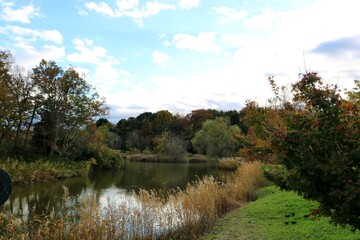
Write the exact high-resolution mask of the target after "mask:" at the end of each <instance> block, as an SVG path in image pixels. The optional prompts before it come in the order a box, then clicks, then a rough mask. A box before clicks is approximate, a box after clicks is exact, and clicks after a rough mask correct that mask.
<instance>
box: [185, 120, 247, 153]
mask: <svg viewBox="0 0 360 240" xmlns="http://www.w3.org/2000/svg"><path fill="white" fill-rule="evenodd" d="M241 138H242V136H241V131H240V128H239V127H238V126H236V125H230V120H229V119H228V118H223V117H219V118H216V119H214V120H206V121H205V122H204V124H203V126H202V128H201V130H200V131H198V132H196V133H195V137H194V138H193V140H192V144H193V146H194V148H195V149H196V150H197V151H198V152H199V153H202V154H206V155H208V156H210V157H218V158H220V157H227V156H231V155H234V154H235V153H236V151H237V150H238V148H239V147H240V146H241Z"/></svg>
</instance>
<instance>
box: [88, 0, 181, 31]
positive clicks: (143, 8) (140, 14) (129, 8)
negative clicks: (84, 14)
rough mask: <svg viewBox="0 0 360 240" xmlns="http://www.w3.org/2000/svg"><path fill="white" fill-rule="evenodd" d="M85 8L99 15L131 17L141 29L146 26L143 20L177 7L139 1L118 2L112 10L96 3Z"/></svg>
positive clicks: (101, 3) (106, 5) (126, 0)
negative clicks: (140, 2) (141, 3)
mask: <svg viewBox="0 0 360 240" xmlns="http://www.w3.org/2000/svg"><path fill="white" fill-rule="evenodd" d="M85 7H86V8H88V9H90V10H93V11H95V12H97V13H102V14H105V15H107V16H109V17H114V18H120V17H130V18H131V19H132V20H133V21H134V22H135V23H137V24H138V25H139V26H140V27H143V26H144V23H143V19H144V18H148V17H151V16H155V15H157V14H159V13H160V11H162V10H175V9H176V7H175V6H174V5H171V4H166V3H160V2H158V1H155V2H146V3H145V4H143V5H140V4H139V1H138V0H117V2H116V7H115V8H111V7H110V6H109V5H108V4H107V3H105V2H100V3H99V4H97V3H95V2H87V3H85Z"/></svg>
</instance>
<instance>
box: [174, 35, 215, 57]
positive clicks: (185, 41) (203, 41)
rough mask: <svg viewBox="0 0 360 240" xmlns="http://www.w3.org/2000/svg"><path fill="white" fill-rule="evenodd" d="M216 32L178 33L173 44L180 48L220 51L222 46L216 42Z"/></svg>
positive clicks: (206, 51) (207, 51)
mask: <svg viewBox="0 0 360 240" xmlns="http://www.w3.org/2000/svg"><path fill="white" fill-rule="evenodd" d="M214 41H215V33H212V32H203V33H199V35H198V36H194V35H190V34H176V35H174V37H173V41H172V45H174V46H175V47H176V48H179V49H188V50H194V51H197V52H203V53H219V52H220V48H219V47H218V46H217V45H216V44H215V43H214Z"/></svg>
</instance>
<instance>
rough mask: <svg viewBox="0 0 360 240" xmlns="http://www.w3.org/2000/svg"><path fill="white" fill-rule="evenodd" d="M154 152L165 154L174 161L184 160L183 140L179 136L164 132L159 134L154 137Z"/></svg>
mask: <svg viewBox="0 0 360 240" xmlns="http://www.w3.org/2000/svg"><path fill="white" fill-rule="evenodd" d="M154 145H155V149H154V150H155V153H159V154H162V155H165V156H166V157H167V158H169V159H171V160H172V161H174V162H183V161H185V160H186V156H187V152H186V147H185V142H184V140H183V139H182V138H180V137H179V136H177V135H175V134H173V133H171V132H164V133H163V134H162V135H161V136H158V137H156V138H154Z"/></svg>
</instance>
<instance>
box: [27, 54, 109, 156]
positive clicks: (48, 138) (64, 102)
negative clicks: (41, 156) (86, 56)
mask: <svg viewBox="0 0 360 240" xmlns="http://www.w3.org/2000/svg"><path fill="white" fill-rule="evenodd" d="M31 78H32V81H33V83H34V84H35V85H36V89H37V94H39V95H40V96H41V106H40V108H39V109H38V111H37V112H38V114H39V116H40V121H39V122H38V123H37V124H36V128H35V129H34V131H35V142H36V144H37V145H40V146H44V153H45V154H49V155H50V156H51V155H53V154H54V153H55V152H56V153H57V154H59V155H60V156H61V155H66V152H65V153H64V151H63V148H62V147H63V145H69V144H72V143H74V142H75V141H76V138H75V139H74V138H73V137H75V136H72V137H69V132H71V131H73V130H74V129H78V128H84V127H86V126H87V125H89V124H90V123H92V122H93V121H94V117H97V116H101V115H104V114H106V112H107V108H106V107H104V103H105V102H104V101H103V100H102V99H99V96H98V94H97V93H96V92H95V90H94V89H93V88H92V87H91V86H90V85H89V84H88V83H87V82H86V81H85V80H84V79H83V78H82V77H80V75H79V73H77V72H76V71H75V70H74V69H73V68H72V67H70V68H68V69H66V70H65V71H64V70H63V69H62V68H61V67H59V66H58V65H57V64H56V63H55V62H53V61H45V60H42V61H41V62H40V64H39V65H38V66H36V67H35V68H34V69H33V73H32V75H31Z"/></svg>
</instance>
